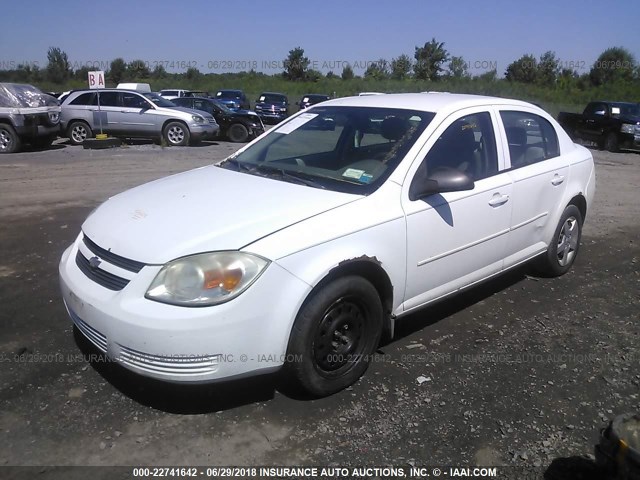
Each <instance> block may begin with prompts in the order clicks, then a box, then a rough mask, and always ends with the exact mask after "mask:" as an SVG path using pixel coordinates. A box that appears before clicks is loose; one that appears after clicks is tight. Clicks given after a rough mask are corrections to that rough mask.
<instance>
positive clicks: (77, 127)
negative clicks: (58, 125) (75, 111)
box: [67, 122, 93, 145]
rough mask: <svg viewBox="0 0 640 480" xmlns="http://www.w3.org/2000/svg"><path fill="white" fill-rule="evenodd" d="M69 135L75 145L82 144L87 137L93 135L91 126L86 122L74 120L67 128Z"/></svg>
mask: <svg viewBox="0 0 640 480" xmlns="http://www.w3.org/2000/svg"><path fill="white" fill-rule="evenodd" d="M67 136H68V137H69V141H70V142H71V144H73V145H82V142H84V141H85V140H86V139H87V138H92V137H93V132H92V131H91V127H89V125H87V124H86V123H84V122H72V123H71V124H70V125H69V128H67Z"/></svg>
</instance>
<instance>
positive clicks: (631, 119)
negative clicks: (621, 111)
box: [618, 115, 640, 125]
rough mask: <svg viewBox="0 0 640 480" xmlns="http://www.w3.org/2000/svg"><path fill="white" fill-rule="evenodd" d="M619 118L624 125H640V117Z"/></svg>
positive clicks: (626, 116)
mask: <svg viewBox="0 0 640 480" xmlns="http://www.w3.org/2000/svg"><path fill="white" fill-rule="evenodd" d="M618 118H619V119H620V120H622V121H623V122H624V123H633V124H636V125H637V124H638V123H640V116H637V115H620V116H619V117H618Z"/></svg>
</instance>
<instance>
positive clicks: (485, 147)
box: [420, 112, 498, 180]
mask: <svg viewBox="0 0 640 480" xmlns="http://www.w3.org/2000/svg"><path fill="white" fill-rule="evenodd" d="M420 168H421V169H426V172H425V173H426V175H427V176H429V175H431V173H433V172H434V171H436V170H438V169H456V170H459V171H461V172H464V173H466V174H467V175H469V176H470V177H471V178H472V179H473V180H480V179H482V178H486V177H489V176H491V175H495V174H496V173H498V155H497V151H496V141H495V135H494V132H493V125H492V122H491V115H490V114H489V112H481V113H474V114H472V115H467V116H465V117H462V118H459V119H458V120H456V121H454V122H453V123H452V124H451V125H449V127H448V128H447V129H446V130H445V131H444V132H443V133H442V135H440V137H439V138H438V140H436V142H435V143H434V144H433V146H432V147H431V149H430V150H429V153H427V156H426V157H425V159H424V162H423V165H421V167H420Z"/></svg>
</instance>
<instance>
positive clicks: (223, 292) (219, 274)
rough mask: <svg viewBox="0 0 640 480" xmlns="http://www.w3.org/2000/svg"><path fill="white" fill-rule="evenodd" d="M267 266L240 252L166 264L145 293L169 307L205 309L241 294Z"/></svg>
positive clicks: (222, 253) (192, 258)
mask: <svg viewBox="0 0 640 480" xmlns="http://www.w3.org/2000/svg"><path fill="white" fill-rule="evenodd" d="M268 264H269V262H268V261H267V260H265V259H264V258H261V257H258V256H256V255H251V254H248V253H242V252H212V253H202V254H198V255H192V256H190V257H184V258H179V259H177V260H173V261H171V262H169V263H167V264H166V265H165V266H164V267H162V270H160V272H159V273H158V275H156V278H155V279H154V280H153V282H152V283H151V286H150V287H149V289H148V290H147V294H146V295H145V296H146V298H148V299H150V300H156V301H158V302H163V303H169V304H171V305H182V306H186V307H205V306H209V305H216V304H219V303H223V302H226V301H229V300H231V299H232V298H235V297H237V296H238V295H240V294H241V293H242V292H244V291H245V290H246V289H247V288H249V286H250V285H251V284H252V283H253V282H254V281H255V280H256V279H257V278H258V277H259V276H260V274H261V273H262V272H263V271H264V269H265V268H266V266H267V265H268Z"/></svg>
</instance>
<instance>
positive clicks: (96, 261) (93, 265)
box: [89, 257, 102, 270]
mask: <svg viewBox="0 0 640 480" xmlns="http://www.w3.org/2000/svg"><path fill="white" fill-rule="evenodd" d="M101 263H102V260H100V259H99V258H98V257H91V258H90V259H89V266H90V267H91V268H92V269H94V270H95V269H96V268H98V266H99V265H100V264H101Z"/></svg>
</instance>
